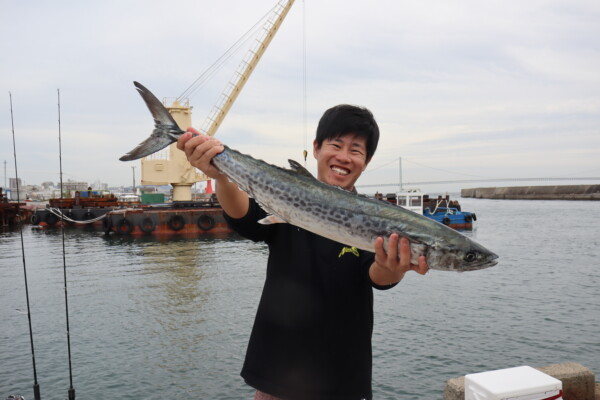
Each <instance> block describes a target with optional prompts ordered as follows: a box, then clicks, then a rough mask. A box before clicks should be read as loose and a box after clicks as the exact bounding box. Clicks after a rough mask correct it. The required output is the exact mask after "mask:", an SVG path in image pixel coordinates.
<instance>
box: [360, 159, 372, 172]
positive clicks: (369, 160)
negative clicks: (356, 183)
mask: <svg viewBox="0 0 600 400" xmlns="http://www.w3.org/2000/svg"><path fill="white" fill-rule="evenodd" d="M370 162H371V159H370V158H369V159H368V160H367V161H365V166H364V167H363V169H362V170H363V171H364V170H365V169H367V167H368V166H369V163H370Z"/></svg>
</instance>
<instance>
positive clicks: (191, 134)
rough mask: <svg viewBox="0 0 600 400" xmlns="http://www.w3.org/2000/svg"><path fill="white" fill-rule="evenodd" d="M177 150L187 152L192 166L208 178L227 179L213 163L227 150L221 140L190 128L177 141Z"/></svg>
mask: <svg viewBox="0 0 600 400" xmlns="http://www.w3.org/2000/svg"><path fill="white" fill-rule="evenodd" d="M195 135H197V136H195ZM177 148H178V149H179V150H183V151H184V152H185V156H186V157H187V159H188V161H189V162H190V164H192V165H193V166H194V167H196V168H198V169H199V170H201V171H202V172H204V173H205V174H206V175H207V176H208V177H210V178H213V179H217V180H218V179H222V178H224V177H225V175H223V174H222V173H221V172H219V170H218V169H216V168H215V166H214V165H212V163H211V160H212V159H213V157H214V156H216V155H217V154H219V153H220V152H222V151H223V150H224V149H225V148H224V147H223V144H222V143H221V142H220V141H219V140H217V139H215V138H214V137H212V136H207V135H203V134H201V133H200V132H198V131H197V130H195V129H194V128H188V129H187V131H186V133H184V134H183V135H181V137H180V138H179V140H178V141H177Z"/></svg>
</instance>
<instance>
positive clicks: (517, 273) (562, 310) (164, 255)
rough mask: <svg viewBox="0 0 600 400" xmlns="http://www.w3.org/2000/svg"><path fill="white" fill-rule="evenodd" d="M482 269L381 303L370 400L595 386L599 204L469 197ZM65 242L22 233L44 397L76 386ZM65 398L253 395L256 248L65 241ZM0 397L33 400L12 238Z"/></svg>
mask: <svg viewBox="0 0 600 400" xmlns="http://www.w3.org/2000/svg"><path fill="white" fill-rule="evenodd" d="M461 204H462V205H463V209H465V210H469V211H475V212H476V213H477V216H478V221H477V229H476V231H475V232H474V233H473V236H474V237H475V238H476V239H477V240H478V241H480V242H481V243H482V244H484V245H486V246H487V247H489V248H490V249H492V250H494V251H496V252H497V253H498V254H499V255H500V263H499V264H498V265H497V266H496V267H494V268H491V269H487V270H482V271H474V272H467V273H452V272H442V271H431V272H430V273H429V274H428V275H426V276H425V277H421V276H417V275H416V274H409V275H407V277H406V278H405V280H404V281H403V282H402V283H401V284H400V285H399V286H397V287H396V288H394V289H392V290H391V291H386V292H376V294H375V296H376V297H375V329H374V334H373V351H374V371H373V372H374V373H373V375H374V376H373V386H374V393H375V398H376V399H390V400H391V399H439V398H441V397H442V392H443V389H444V385H445V382H446V381H447V380H448V379H450V378H454V377H457V376H461V375H464V374H467V373H473V372H480V371H486V370H491V369H498V368H507V367H513V366H519V365H531V366H544V365H548V364H553V363H560V362H567V361H573V362H579V363H581V364H583V365H584V366H586V367H588V368H590V369H592V370H593V371H594V372H595V373H596V374H600V357H598V355H599V354H600V296H599V294H598V293H599V289H598V288H599V286H600V265H599V264H600V261H599V260H600V228H598V221H600V203H599V202H566V201H494V200H474V199H462V200H461ZM61 240H62V237H61V234H60V231H36V230H32V229H31V228H30V227H29V226H26V227H25V228H24V242H25V260H26V265H27V273H28V278H29V293H30V301H31V314H32V324H33V330H34V345H35V352H36V361H37V374H38V381H39V383H40V387H41V392H42V398H43V399H64V398H66V397H67V390H68V388H69V375H68V359H67V338H66V325H65V311H64V309H65V304H64V303H65V301H64V286H63V258H62V257H63V256H62V241H61ZM66 250H67V251H66V263H67V275H68V301H69V309H70V316H69V322H70V328H71V329H70V330H71V346H72V365H73V386H74V388H75V390H76V394H77V398H80V399H111V398H116V399H131V400H139V399H166V398H169V399H171V398H178V399H201V398H202V399H251V398H252V392H253V391H252V390H251V389H250V388H248V387H247V386H245V384H244V383H243V381H242V379H241V378H240V377H239V371H240V369H241V366H242V362H243V357H244V353H245V349H246V344H247V340H248V336H249V333H250V329H251V327H252V323H253V320H254V313H255V311H256V307H257V305H258V300H259V296H260V293H261V289H262V282H263V278H264V274H265V264H266V257H267V250H266V247H265V246H264V245H263V244H256V243H252V242H249V241H246V240H243V239H240V238H237V237H231V238H223V237H221V238H219V237H206V238H202V239H194V240H183V239H182V240H171V241H167V242H158V241H153V240H143V239H129V238H126V237H105V236H104V235H103V234H102V233H98V232H93V231H88V230H85V229H71V230H67V231H66ZM0 318H1V319H0V321H1V323H2V329H1V330H0V399H4V398H5V397H6V396H8V395H9V394H21V395H23V396H25V397H26V398H27V399H28V400H31V399H33V391H32V385H33V368H32V362H31V352H30V344H29V334H28V325H27V315H26V303H25V291H24V279H23V262H22V253H21V241H20V236H19V234H18V232H4V233H0Z"/></svg>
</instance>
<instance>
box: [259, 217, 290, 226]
mask: <svg viewBox="0 0 600 400" xmlns="http://www.w3.org/2000/svg"><path fill="white" fill-rule="evenodd" d="M258 223H259V224H262V225H271V224H287V221H284V220H283V219H281V218H279V217H278V216H277V215H272V214H269V215H267V216H266V217H264V218H263V219H261V220H259V221H258Z"/></svg>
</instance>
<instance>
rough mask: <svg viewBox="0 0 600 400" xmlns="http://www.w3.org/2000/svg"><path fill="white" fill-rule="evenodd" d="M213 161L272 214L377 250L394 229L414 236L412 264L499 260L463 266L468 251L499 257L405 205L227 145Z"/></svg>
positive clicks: (452, 266) (454, 265)
mask: <svg viewBox="0 0 600 400" xmlns="http://www.w3.org/2000/svg"><path fill="white" fill-rule="evenodd" d="M213 164H214V165H215V166H216V167H217V168H218V169H219V170H220V171H221V172H223V173H224V174H225V175H227V177H228V178H229V179H230V180H231V181H233V182H234V183H236V184H237V185H238V186H239V187H240V189H242V190H243V191H245V192H246V193H248V195H249V196H251V197H253V198H254V199H255V200H256V201H257V202H258V203H259V204H260V205H261V207H263V209H264V210H265V211H267V212H268V213H270V214H272V215H275V216H277V217H279V218H281V219H282V220H284V221H286V222H288V223H290V224H292V225H295V226H298V227H301V228H303V229H306V230H308V231H311V232H313V233H316V234H318V235H321V236H324V237H327V238H329V239H332V240H335V241H337V242H340V243H343V244H345V245H349V246H354V247H357V248H359V249H362V250H367V251H371V252H374V243H375V239H376V238H377V237H379V236H382V237H384V239H385V247H386V248H387V238H389V235H390V234H392V233H394V232H395V233H398V234H399V235H401V236H405V237H407V238H408V239H409V240H410V242H411V262H412V263H413V264H417V263H418V257H419V255H425V256H427V260H428V264H429V266H430V268H432V269H440V270H457V271H465V270H474V269H481V268H485V267H487V266H491V265H494V264H495V262H494V263H493V264H486V265H485V266H483V267H482V266H480V265H479V263H477V262H475V263H471V265H464V264H465V263H464V258H465V256H466V254H467V253H469V252H475V254H479V253H481V255H482V257H487V256H490V255H491V256H493V258H494V259H495V258H496V257H497V256H495V255H494V254H493V253H491V252H489V251H488V250H487V249H485V248H484V247H482V246H480V245H479V244H477V243H476V242H474V241H473V240H471V239H470V238H468V237H466V236H464V235H462V234H460V233H459V232H457V231H455V230H453V229H451V228H448V227H447V226H444V225H442V224H440V223H438V222H436V221H433V220H431V219H429V218H426V217H423V216H422V215H418V214H416V213H414V212H412V211H409V210H406V209H403V208H401V207H398V206H393V205H391V204H388V203H385V202H382V201H379V200H373V199H367V198H364V197H360V196H357V195H355V194H352V193H350V192H347V191H345V190H342V189H340V188H336V187H333V186H330V185H327V184H324V183H322V182H320V181H318V180H316V179H315V178H314V177H311V176H306V175H302V174H299V173H297V172H296V171H292V170H288V169H283V168H280V167H277V166H274V165H270V164H267V163H265V162H264V161H260V160H256V159H254V158H252V157H250V156H247V155H244V154H242V153H239V152H238V151H235V150H232V149H230V148H228V147H226V149H225V150H224V151H223V152H222V153H220V154H219V155H217V156H216V157H214V158H213ZM476 261H477V260H476ZM481 261H484V260H481Z"/></svg>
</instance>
